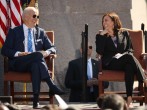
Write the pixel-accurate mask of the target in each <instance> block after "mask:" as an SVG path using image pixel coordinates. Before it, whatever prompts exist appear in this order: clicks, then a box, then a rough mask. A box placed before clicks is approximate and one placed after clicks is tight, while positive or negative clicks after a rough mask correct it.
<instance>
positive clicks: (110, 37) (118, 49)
mask: <svg viewBox="0 0 147 110" xmlns="http://www.w3.org/2000/svg"><path fill="white" fill-rule="evenodd" d="M102 26H103V30H99V34H97V35H96V52H97V55H99V56H100V57H101V58H102V66H103V68H104V69H109V70H123V71H124V72H125V84H126V92H127V104H128V106H130V103H131V102H132V91H133V83H134V74H135V73H136V76H137V78H138V81H139V82H144V83H145V84H147V78H146V76H145V73H144V70H143V69H142V67H141V65H140V64H139V62H138V61H137V59H136V58H135V57H134V56H133V47H132V43H131V39H130V37H129V34H128V32H127V31H126V30H124V29H122V24H121V21H120V19H119V16H118V15H117V14H116V13H115V12H110V13H106V14H105V15H104V16H103V17H102Z"/></svg>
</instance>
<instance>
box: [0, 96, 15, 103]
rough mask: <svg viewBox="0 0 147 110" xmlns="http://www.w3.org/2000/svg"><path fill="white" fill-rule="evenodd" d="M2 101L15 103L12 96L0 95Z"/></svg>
mask: <svg viewBox="0 0 147 110" xmlns="http://www.w3.org/2000/svg"><path fill="white" fill-rule="evenodd" d="M0 102H2V103H6V102H7V103H10V104H13V101H12V96H0Z"/></svg>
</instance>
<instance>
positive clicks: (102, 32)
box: [99, 30, 108, 35]
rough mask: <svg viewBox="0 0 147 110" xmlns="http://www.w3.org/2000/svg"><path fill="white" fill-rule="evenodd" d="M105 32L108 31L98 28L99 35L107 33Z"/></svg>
mask: <svg viewBox="0 0 147 110" xmlns="http://www.w3.org/2000/svg"><path fill="white" fill-rule="evenodd" d="M107 33H108V31H107V30H99V34H100V35H105V34H107Z"/></svg>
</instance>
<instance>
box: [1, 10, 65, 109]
mask: <svg viewBox="0 0 147 110" xmlns="http://www.w3.org/2000/svg"><path fill="white" fill-rule="evenodd" d="M38 19H39V13H38V10H37V9H36V8H34V7H27V8H25V9H24V12H23V14H22V20H23V25H21V26H18V27H15V28H13V29H10V30H9V32H8V35H7V37H6V41H5V43H4V45H3V47H2V50H1V53H2V55H4V56H7V57H8V59H9V69H10V70H13V71H18V72H27V71H28V72H31V76H32V87H33V96H34V98H33V108H37V107H38V101H39V92H40V83H41V80H44V81H45V82H46V83H47V84H48V87H49V88H50V92H49V95H53V94H58V95H61V94H63V93H64V92H63V91H62V90H60V89H59V88H58V87H57V86H56V85H55V84H54V83H53V81H52V79H51V77H50V75H49V73H48V68H47V65H46V62H45V59H44V58H45V57H47V56H48V55H49V54H50V53H56V48H55V47H54V46H53V44H52V43H51V41H50V40H49V39H48V37H47V35H46V33H45V31H44V30H43V29H42V28H40V27H35V26H36V24H37V22H38ZM43 50H44V51H43ZM22 74H23V73H22Z"/></svg>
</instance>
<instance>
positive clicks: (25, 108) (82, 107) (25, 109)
mask: <svg viewBox="0 0 147 110" xmlns="http://www.w3.org/2000/svg"><path fill="white" fill-rule="evenodd" d="M16 105H17V106H18V107H19V108H20V109H22V110H33V109H32V104H16ZM45 105H48V104H46V103H41V104H40V107H43V106H45ZM55 105H56V106H59V105H58V104H57V103H55ZM67 105H68V106H69V107H72V108H74V109H75V110H100V108H99V107H98V106H97V104H96V103H91V102H90V103H88V102H87V103H81V102H80V103H67ZM133 106H134V108H130V109H129V110H147V106H145V105H143V106H139V103H133ZM37 110H38V109H37Z"/></svg>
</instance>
